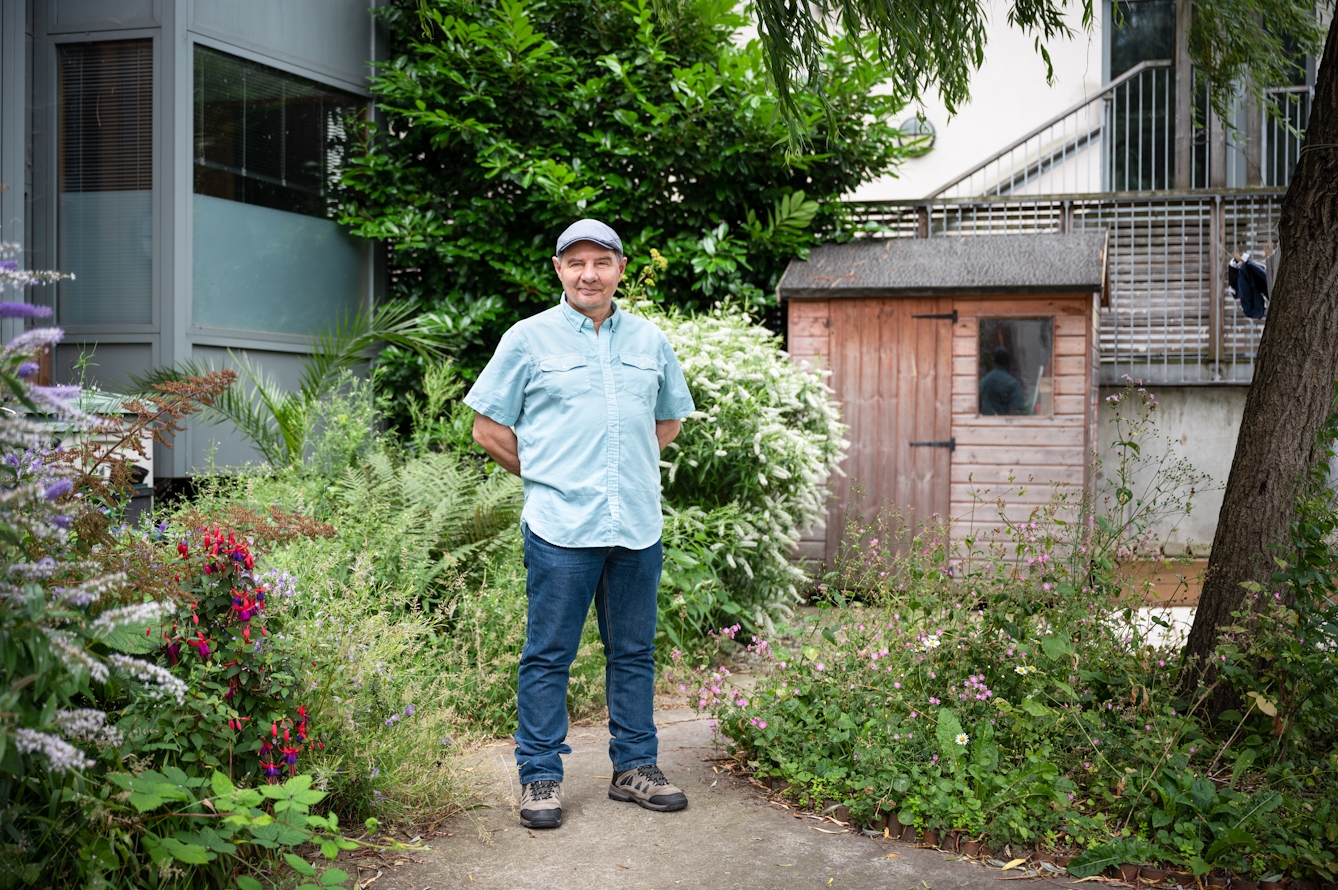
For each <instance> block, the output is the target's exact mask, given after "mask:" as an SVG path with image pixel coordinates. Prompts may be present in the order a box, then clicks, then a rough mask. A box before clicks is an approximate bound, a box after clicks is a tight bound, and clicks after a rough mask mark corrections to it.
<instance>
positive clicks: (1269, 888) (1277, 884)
mask: <svg viewBox="0 0 1338 890" xmlns="http://www.w3.org/2000/svg"><path fill="white" fill-rule="evenodd" d="M1286 886H1287V882H1286V881H1285V880H1282V881H1260V882H1259V890H1282V888H1284V887H1286Z"/></svg>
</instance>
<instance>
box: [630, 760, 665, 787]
mask: <svg viewBox="0 0 1338 890" xmlns="http://www.w3.org/2000/svg"><path fill="white" fill-rule="evenodd" d="M636 771H637V775H639V776H641V777H642V778H644V779H648V780H649V781H650V783H651V784H652V785H668V784H669V780H668V779H666V778H665V777H664V773H662V772H660V768H659V767H658V766H656V765H655V764H653V763H648V764H646V765H645V766H638V767H637V768H636Z"/></svg>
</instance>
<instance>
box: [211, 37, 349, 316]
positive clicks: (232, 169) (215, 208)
mask: <svg viewBox="0 0 1338 890" xmlns="http://www.w3.org/2000/svg"><path fill="white" fill-rule="evenodd" d="M365 108H366V103H365V102H363V101H362V100H361V99H359V98H358V97H357V96H354V95H351V94H349V93H345V92H342V91H340V90H337V89H334V88H332V87H328V86H325V85H323V84H320V83H316V82H315V81H312V80H308V79H306V78H303V77H298V76H297V75H294V74H289V73H287V72H285V71H279V70H277V69H275V68H271V67H269V66H267V65H261V64H258V63H256V62H251V61H247V60H245V59H240V58H237V57H236V56H231V55H228V54H227V53H222V52H218V51H217V50H213V49H210V48H208V47H204V46H196V47H195V138H194V146H195V196H194V214H193V217H194V235H193V238H192V242H193V245H194V251H193V257H192V281H193V295H192V320H193V322H194V324H195V325H197V326H207V327H221V328H239V329H244V330H253V331H270V332H275V333H284V334H314V333H317V332H318V331H320V330H321V329H323V328H326V327H329V326H331V325H333V324H335V323H337V322H338V321H339V320H340V319H341V318H343V317H345V316H347V315H349V314H351V313H352V312H355V311H357V309H358V308H359V306H360V305H362V302H363V301H364V299H365V297H366V296H367V291H368V279H369V276H368V274H367V269H366V263H367V250H366V248H365V246H364V245H363V244H362V243H361V242H360V241H358V240H357V239H354V238H352V237H351V236H349V234H348V232H347V230H346V229H345V228H344V227H343V226H341V225H339V223H337V222H336V221H335V219H334V217H335V215H336V205H335V200H334V191H335V188H336V187H337V185H338V182H339V177H340V174H341V171H342V167H343V163H344V158H345V152H346V143H347V136H346V130H347V127H348V126H349V124H350V123H351V122H353V121H355V120H356V119H357V118H358V117H359V116H360V115H362V114H363V113H364V111H365Z"/></svg>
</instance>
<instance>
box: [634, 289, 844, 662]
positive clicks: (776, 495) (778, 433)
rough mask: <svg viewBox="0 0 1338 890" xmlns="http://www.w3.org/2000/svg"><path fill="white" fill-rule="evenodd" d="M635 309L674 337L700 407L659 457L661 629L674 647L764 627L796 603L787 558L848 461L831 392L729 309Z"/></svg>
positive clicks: (797, 575) (799, 575)
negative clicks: (726, 629) (729, 629)
mask: <svg viewBox="0 0 1338 890" xmlns="http://www.w3.org/2000/svg"><path fill="white" fill-rule="evenodd" d="M636 311H639V312H643V313H645V314H646V315H647V317H649V318H650V319H651V320H652V321H654V322H655V323H656V324H657V325H659V327H660V328H661V329H662V330H663V331H664V332H665V335H666V336H667V337H668V338H669V342H670V344H672V346H673V347H674V351H675V353H676V354H677V355H678V359H679V362H680V363H681V364H682V366H683V373H684V375H685V376H686V378H687V382H688V388H689V389H690V390H691V392H692V398H693V401H694V403H695V404H696V406H697V410H696V411H695V412H694V413H693V414H692V415H690V416H689V417H688V418H687V419H686V420H685V421H684V422H683V430H682V432H681V433H680V434H679V436H678V438H677V439H676V440H675V441H674V442H673V443H672V444H670V446H669V447H668V448H667V449H666V450H665V452H664V454H663V455H662V459H661V463H662V466H663V467H664V472H663V486H664V504H665V514H666V516H665V520H666V521H665V534H664V545H665V551H666V557H665V584H666V587H667V589H668V591H669V592H670V595H671V601H670V603H668V604H666V605H665V607H664V608H663V610H662V616H661V617H662V619H663V620H662V622H661V624H662V627H663V628H664V630H665V632H666V633H667V634H668V636H669V639H670V641H671V642H672V643H673V644H674V645H677V646H680V647H681V646H685V645H689V644H690V643H691V642H692V641H693V640H695V639H697V638H700V637H701V635H703V634H705V632H706V631H707V630H708V629H709V628H711V627H715V626H718V625H719V624H720V623H732V622H733V621H734V620H739V621H742V622H744V623H746V624H747V625H748V626H749V627H767V626H769V625H770V623H771V621H772V620H774V619H776V618H779V617H782V616H784V615H786V614H788V613H789V609H790V607H791V606H793V605H794V604H795V603H796V602H797V601H798V586H799V585H800V584H801V583H803V582H804V580H805V575H804V574H803V572H802V571H801V570H800V569H799V568H797V567H796V566H795V565H794V564H793V563H792V562H791V561H790V553H791V549H792V547H793V546H794V544H795V542H796V540H797V538H798V535H799V531H800V529H802V528H805V527H807V526H809V525H811V524H812V523H814V522H815V521H816V520H817V519H818V518H819V517H821V516H823V515H824V513H825V511H826V499H827V496H828V489H827V485H826V480H827V479H828V478H829V477H830V476H831V475H833V474H834V473H835V472H836V469H837V466H838V464H839V463H840V461H841V459H842V457H843V455H844V449H845V445H846V443H845V441H844V440H843V438H842V436H843V434H844V432H845V427H843V426H842V425H841V423H840V421H839V415H838V411H837V406H836V403H835V401H834V400H833V398H832V392H831V389H830V388H829V387H828V386H827V385H826V384H825V383H824V382H823V379H822V377H821V376H820V375H819V374H818V373H816V372H814V371H811V370H805V369H801V368H799V367H798V366H796V365H795V364H793V363H792V362H791V361H790V360H789V358H788V357H787V356H786V355H785V353H784V352H782V351H781V349H780V340H779V338H778V337H777V336H776V335H774V334H772V333H771V332H770V331H768V330H766V329H765V328H763V327H762V326H761V325H758V324H755V323H754V322H753V321H752V320H751V319H750V318H748V316H747V315H745V314H744V313H743V312H742V311H740V310H738V309H736V308H732V307H729V306H718V307H716V308H715V309H713V310H711V311H710V312H707V313H702V314H698V315H683V314H679V313H677V312H666V311H662V310H659V309H656V308H654V307H652V306H649V305H646V304H644V303H643V304H641V305H640V306H639V307H638V308H637V310H636Z"/></svg>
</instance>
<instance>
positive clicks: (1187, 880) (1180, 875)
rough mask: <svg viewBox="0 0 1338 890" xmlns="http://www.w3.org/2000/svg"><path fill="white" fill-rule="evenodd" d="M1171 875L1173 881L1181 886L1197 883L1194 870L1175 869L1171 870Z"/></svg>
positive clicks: (1191, 885) (1190, 885)
mask: <svg viewBox="0 0 1338 890" xmlns="http://www.w3.org/2000/svg"><path fill="white" fill-rule="evenodd" d="M1170 877H1171V880H1172V881H1175V882H1176V883H1177V884H1179V885H1180V886H1181V887H1193V886H1194V885H1195V883H1196V882H1195V880H1194V875H1193V873H1192V872H1187V871H1173V872H1171V875H1170Z"/></svg>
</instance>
